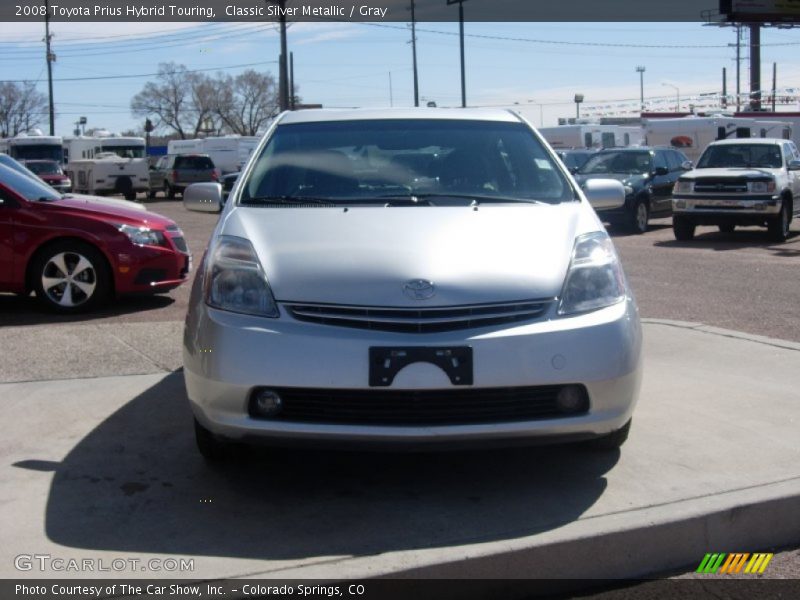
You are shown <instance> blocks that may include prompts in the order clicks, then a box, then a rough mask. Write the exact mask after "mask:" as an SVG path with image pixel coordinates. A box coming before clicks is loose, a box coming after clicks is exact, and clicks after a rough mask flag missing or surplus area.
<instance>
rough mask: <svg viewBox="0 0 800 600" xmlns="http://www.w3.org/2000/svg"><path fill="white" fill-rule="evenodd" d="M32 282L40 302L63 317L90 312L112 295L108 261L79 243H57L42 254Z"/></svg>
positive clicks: (37, 262)
mask: <svg viewBox="0 0 800 600" xmlns="http://www.w3.org/2000/svg"><path fill="white" fill-rule="evenodd" d="M32 278H33V280H32V283H33V288H34V289H35V290H36V297H37V298H38V299H39V301H40V302H42V303H43V304H44V305H45V306H46V307H47V308H49V309H51V310H55V311H58V312H63V313H76V312H81V311H84V310H88V309H90V308H92V307H94V306H96V305H98V304H100V303H101V302H102V301H103V300H105V299H106V298H107V297H108V295H109V293H110V291H111V275H110V273H109V270H108V265H107V263H106V260H105V257H103V255H102V254H101V253H100V251H99V250H97V249H96V248H94V247H93V246H90V245H89V244H83V243H80V242H73V241H64V242H58V243H56V244H53V245H51V246H49V247H47V249H46V250H45V251H43V252H40V253H39V254H38V255H37V257H36V258H35V259H34V262H33V264H32Z"/></svg>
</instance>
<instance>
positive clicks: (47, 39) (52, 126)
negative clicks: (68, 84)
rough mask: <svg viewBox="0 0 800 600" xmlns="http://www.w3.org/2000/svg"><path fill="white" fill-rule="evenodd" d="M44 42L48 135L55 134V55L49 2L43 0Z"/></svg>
mask: <svg viewBox="0 0 800 600" xmlns="http://www.w3.org/2000/svg"><path fill="white" fill-rule="evenodd" d="M44 11H45V12H44V42H45V47H46V49H47V50H46V51H47V91H48V95H49V97H50V135H55V134H56V113H55V109H54V108H53V63H54V62H55V60H56V55H55V54H53V52H52V51H51V50H50V37H51V36H50V2H49V0H44Z"/></svg>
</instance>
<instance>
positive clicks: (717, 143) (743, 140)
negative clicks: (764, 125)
mask: <svg viewBox="0 0 800 600" xmlns="http://www.w3.org/2000/svg"><path fill="white" fill-rule="evenodd" d="M791 141H792V140H784V139H783V138H731V139H727V140H717V141H715V142H711V144H709V145H714V146H727V145H729V144H782V143H784V142H791Z"/></svg>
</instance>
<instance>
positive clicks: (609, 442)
mask: <svg viewBox="0 0 800 600" xmlns="http://www.w3.org/2000/svg"><path fill="white" fill-rule="evenodd" d="M630 431H631V419H628V422H627V423H625V425H623V426H622V427H620V428H619V429H617V430H616V431H612V432H611V433H609V434H608V435H604V436H603V437H599V438H595V439H593V440H588V441H587V442H584V444H585V446H586V448H588V449H590V450H601V451H609V450H617V449H619V448H620V447H622V444H624V443H625V440H627V439H628V434H629V433H630Z"/></svg>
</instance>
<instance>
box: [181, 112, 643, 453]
mask: <svg viewBox="0 0 800 600" xmlns="http://www.w3.org/2000/svg"><path fill="white" fill-rule="evenodd" d="M623 202H624V191H623V188H622V186H621V184H619V182H616V181H613V180H602V179H595V180H591V181H589V182H588V183H587V184H586V188H585V189H581V188H580V187H579V186H577V185H576V183H575V181H574V180H573V179H572V177H571V176H570V174H569V171H568V170H567V169H566V168H565V167H564V165H563V164H562V163H561V162H560V161H559V160H558V158H557V157H556V155H555V154H554V153H553V151H552V150H551V149H550V148H549V147H548V146H547V144H546V142H545V141H544V140H543V138H542V137H541V136H540V135H539V134H538V133H537V132H536V131H535V130H534V129H533V127H531V125H530V124H528V123H527V122H526V121H525V120H524V119H522V118H521V117H520V116H519V115H517V114H515V113H513V112H510V111H500V110H477V109H437V108H434V109H384V110H347V111H331V110H307V111H300V112H293V113H284V114H282V115H281V116H280V117H278V118H277V119H276V120H275V122H274V123H273V124H272V126H271V128H270V130H269V131H268V132H267V134H266V135H265V136H264V139H263V140H262V141H261V143H260V145H259V147H258V148H257V149H256V151H254V153H253V155H252V157H251V158H250V160H249V162H248V164H247V165H246V166H245V168H244V170H243V171H242V174H241V176H240V177H239V179H238V180H237V183H236V184H235V186H234V188H233V190H232V191H231V193H230V196H229V199H228V201H227V202H226V203H224V207H223V203H222V193H221V189H220V186H219V184H217V183H202V184H196V185H193V186H191V187H190V188H188V190H187V191H186V194H185V199H184V204H185V206H186V207H187V208H188V209H190V210H198V211H208V212H217V211H219V210H222V214H221V216H220V219H219V223H218V225H217V227H216V229H215V231H214V233H213V235H212V237H211V240H210V243H209V245H208V249H207V252H206V254H205V257H204V258H203V261H202V264H201V266H200V268H199V269H198V274H197V277H196V279H195V282H194V287H193V289H192V294H191V300H190V305H189V311H188V315H187V317H186V328H185V333H184V351H183V353H184V375H185V378H186V390H187V393H188V396H189V399H190V402H191V407H192V411H193V413H194V417H195V432H196V438H197V443H198V447H199V449H200V451H201V453H202V454H203V456H205V457H206V458H207V459H219V458H222V457H225V456H227V454H228V451H229V450H230V449H231V448H232V447H233V446H234V445H238V444H243V443H251V442H267V443H269V444H273V445H293V444H298V443H313V444H320V443H322V444H333V445H335V446H347V445H359V444H390V445H401V446H403V447H405V448H407V449H427V448H432V447H444V446H449V447H452V446H463V445H470V446H474V445H479V446H481V445H486V444H494V443H498V444H514V443H531V442H534V443H535V442H555V441H585V442H586V443H587V444H588V445H590V446H594V447H596V448H598V449H613V448H617V447H619V446H620V445H621V444H622V443H623V442H624V441H625V439H626V438H627V435H628V431H629V429H630V424H631V414H632V412H633V408H634V405H635V403H636V399H637V395H638V390H639V384H640V379H641V361H640V355H641V326H640V322H639V316H638V310H637V307H636V303H635V301H634V298H633V294H632V293H631V290H630V288H629V286H628V282H627V280H626V278H625V275H624V273H623V271H622V267H621V266H620V262H619V258H618V257H617V254H616V251H615V249H614V246H613V244H612V242H611V240H610V239H609V237H608V235H607V234H606V232H605V230H604V229H603V226H602V224H601V223H600V221H599V220H598V218H597V216H596V214H595V212H594V210H593V208H592V206H594V207H595V208H613V207H617V206H620V205H621V204H622V203H623ZM221 207H222V208H221Z"/></svg>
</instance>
